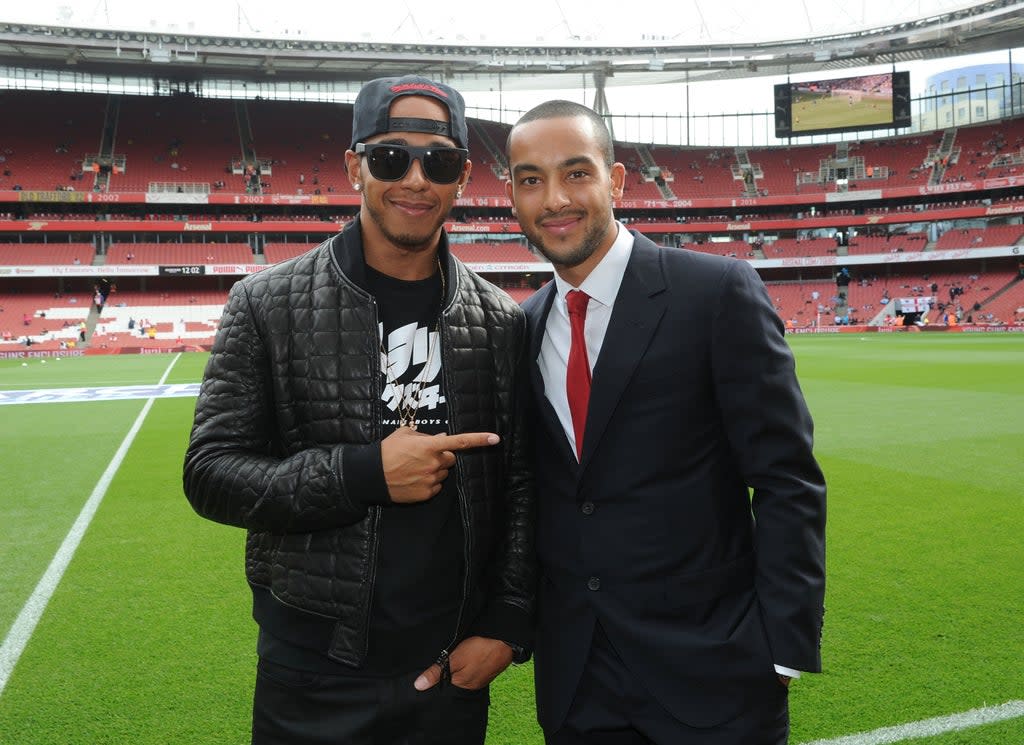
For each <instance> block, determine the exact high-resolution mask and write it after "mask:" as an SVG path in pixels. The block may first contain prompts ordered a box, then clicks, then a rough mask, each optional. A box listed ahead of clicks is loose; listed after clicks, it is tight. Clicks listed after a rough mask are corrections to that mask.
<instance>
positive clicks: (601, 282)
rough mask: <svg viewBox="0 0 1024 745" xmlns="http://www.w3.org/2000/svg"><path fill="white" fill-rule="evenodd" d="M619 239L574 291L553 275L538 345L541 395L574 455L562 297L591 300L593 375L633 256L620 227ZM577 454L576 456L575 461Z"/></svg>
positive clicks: (588, 329)
mask: <svg viewBox="0 0 1024 745" xmlns="http://www.w3.org/2000/svg"><path fill="white" fill-rule="evenodd" d="M615 225H616V226H617V227H618V231H619V232H618V235H617V236H616V238H615V242H614V243H613V244H612V247H611V248H610V249H609V250H608V253H607V254H605V256H604V258H603V259H601V262H600V263H599V264H598V265H597V266H596V267H594V269H593V271H591V272H590V274H589V275H587V278H586V279H585V280H583V284H581V285H580V286H579V287H573V286H572V285H570V284H569V283H568V282H566V281H565V280H564V279H562V278H561V277H559V276H558V274H557V273H556V274H555V290H556V292H557V296H556V297H555V299H554V300H553V301H552V303H551V312H550V313H548V321H547V326H546V327H545V329H544V338H543V339H542V340H541V343H540V356H539V357H538V358H537V364H538V365H540V374H541V376H542V377H543V378H544V395H545V396H547V399H548V401H550V402H551V406H552V407H553V408H554V410H555V413H556V414H557V415H558V421H559V422H561V424H562V429H564V430H565V436H566V437H568V438H569V444H570V446H571V447H572V449H573V452H576V435H575V434H574V432H573V428H572V415H571V414H570V413H569V396H568V394H567V393H566V392H565V371H566V368H567V366H568V363H569V346H570V343H571V340H572V330H571V329H570V327H569V310H568V306H567V305H566V300H565V296H566V295H567V294H569V292H570V291H571V290H582V291H583V292H585V293H587V295H589V296H590V302H589V303H588V304H587V321H586V325H585V326H584V331H583V335H584V337H586V340H587V362H589V363H590V370H591V372H593V370H594V365H595V364H596V363H597V357H598V355H599V354H601V345H602V344H603V343H604V334H605V332H606V331H607V330H608V321H609V319H610V318H611V316H612V305H614V304H615V296H616V295H618V294H619V285H621V284H622V275H623V274H624V273H625V271H626V264H627V263H629V257H630V254H632V253H633V236H632V235H631V234H630V232H629V231H628V230H626V229H625V228H624V227H623V226H622V225H621V224H620V223H615ZM579 457H580V454H579V453H576V458H577V460H578V459H579Z"/></svg>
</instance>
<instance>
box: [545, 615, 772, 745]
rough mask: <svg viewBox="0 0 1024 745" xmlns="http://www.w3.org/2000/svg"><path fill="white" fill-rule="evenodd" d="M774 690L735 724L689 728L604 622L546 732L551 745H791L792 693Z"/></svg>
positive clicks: (596, 631) (547, 740) (548, 743)
mask: <svg viewBox="0 0 1024 745" xmlns="http://www.w3.org/2000/svg"><path fill="white" fill-rule="evenodd" d="M774 694H775V695H774V696H769V697H768V699H766V700H765V701H762V702H759V705H758V706H757V707H756V708H755V709H752V710H749V711H745V712H743V714H741V715H740V716H739V717H737V718H736V719H734V720H732V721H730V722H725V723H724V724H721V725H719V726H716V727H713V728H707V729H705V728H696V727H689V726H687V725H686V724H684V723H682V722H680V721H679V720H678V719H676V718H675V717H673V716H672V715H671V714H669V713H668V712H667V711H666V710H665V709H664V708H663V707H662V706H661V705H660V704H659V703H658V702H657V701H656V700H655V699H654V697H653V696H651V695H650V694H649V693H648V692H647V690H646V689H645V688H644V686H643V684H642V683H641V682H640V681H639V680H637V678H636V677H635V676H634V675H633V674H632V673H630V671H629V670H628V669H627V668H626V666H625V664H623V662H622V659H621V658H620V657H619V655H618V654H617V653H616V652H615V649H614V648H613V647H612V644H611V642H610V641H609V640H608V637H607V636H605V633H604V631H603V630H602V629H601V626H600V624H598V626H597V628H596V630H595V632H594V641H593V642H592V643H591V647H590V657H589V658H588V659H587V664H586V667H585V668H584V669H583V676H582V678H581V679H580V683H579V686H578V687H577V689H576V696H575V698H574V699H573V702H572V705H571V706H570V707H569V713H568V714H567V715H566V717H565V721H564V722H563V723H562V726H561V727H560V728H559V729H558V730H557V731H555V732H545V733H544V736H545V741H546V742H547V745H786V742H787V741H788V739H789V705H788V694H787V691H786V688H785V686H783V685H782V683H779V685H778V690H777V691H774ZM680 695H685V692H684V693H681V694H680Z"/></svg>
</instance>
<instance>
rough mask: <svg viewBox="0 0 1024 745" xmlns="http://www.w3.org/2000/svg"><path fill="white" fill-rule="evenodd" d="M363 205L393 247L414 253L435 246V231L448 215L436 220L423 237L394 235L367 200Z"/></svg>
mask: <svg viewBox="0 0 1024 745" xmlns="http://www.w3.org/2000/svg"><path fill="white" fill-rule="evenodd" d="M363 204H364V205H365V206H366V211H367V212H368V213H369V215H370V219H371V220H373V222H374V224H375V225H376V226H377V228H378V229H379V230H380V232H381V234H382V235H383V236H384V237H385V238H386V239H387V240H388V241H389V242H390V243H391V244H392V245H393V246H396V247H397V248H401V249H404V250H406V251H412V252H415V253H419V252H421V251H427V250H430V249H433V248H434V247H435V246H436V242H435V238H436V237H437V231H438V230H440V228H441V226H443V225H444V221H445V219H446V218H447V214H448V213H447V212H446V211H445V212H443V213H442V216H441V217H440V218H438V220H437V222H436V223H435V224H434V225H433V227H431V228H430V230H429V231H427V232H426V233H425V234H424V235H416V234H413V233H395V232H393V231H392V230H391V229H390V228H389V227H388V225H387V221H386V220H385V219H384V217H383V215H381V213H380V211H379V210H377V209H376V208H375V207H374V206H373V205H371V204H370V203H369V201H368V200H367V201H364V202H363Z"/></svg>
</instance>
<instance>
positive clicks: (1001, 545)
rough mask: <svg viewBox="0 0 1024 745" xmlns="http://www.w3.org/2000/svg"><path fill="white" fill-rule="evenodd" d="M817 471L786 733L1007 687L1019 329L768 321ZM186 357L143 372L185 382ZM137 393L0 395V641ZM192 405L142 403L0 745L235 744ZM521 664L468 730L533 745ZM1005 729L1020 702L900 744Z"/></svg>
mask: <svg viewBox="0 0 1024 745" xmlns="http://www.w3.org/2000/svg"><path fill="white" fill-rule="evenodd" d="M790 343H791V345H792V347H793V349H794V351H795V353H796V357H797V365H798V372H799V375H800V379H801V383H802V386H803V388H804V391H805V393H806V395H807V399H808V402H809V404H810V407H811V410H812V413H813V414H814V418H815V423H816V438H815V439H816V452H817V455H818V457H819V460H820V461H821V464H822V467H823V469H824V470H825V473H826V477H827V479H828V484H829V517H828V594H827V600H826V607H827V613H826V619H825V630H824V637H823V648H822V652H823V658H824V666H825V671H824V673H823V674H821V675H807V676H804V678H803V679H801V680H800V681H798V682H796V683H795V684H794V685H793V688H792V692H791V694H790V696H791V698H790V702H791V714H792V719H793V734H792V738H791V742H792V743H794V745H798V744H799V743H807V742H811V741H813V740H818V739H827V738H836V737H840V736H843V735H848V734H851V733H856V732H863V731H868V730H873V729H876V728H879V727H884V726H891V725H898V724H902V723H905V722H913V721H917V720H921V719H927V718H931V717H937V716H943V715H947V714H953V713H957V712H962V711H966V710H968V709H973V708H977V707H983V706H992V705H996V704H1000V703H1003V702H1007V701H1014V700H1021V699H1024V662H1022V660H1024V636H1022V631H1024V627H1022V623H1021V619H1022V617H1024V615H1022V613H1024V554H1022V546H1024V489H1022V488H1021V477H1022V475H1024V472H1022V466H1021V464H1022V463H1024V385H1022V383H1024V335H1003V334H991V335H982V334H978V335H967V334H957V335H953V334H949V335H943V334H905V335H885V334H869V335H865V336H857V335H837V336H814V337H812V336H807V337H792V338H791V339H790ZM175 359H176V358H174V357H171V356H168V355H147V356H139V357H96V358H91V357H90V358H69V359H64V360H61V361H60V362H57V361H54V360H50V361H49V362H48V364H46V365H42V364H41V363H40V362H39V361H38V360H33V361H30V362H29V364H28V366H26V367H22V366H21V364H20V361H17V362H12V361H6V360H4V361H0V391H9V390H17V389H24V388H56V387H74V386H93V385H131V384H140V385H142V384H153V383H156V382H157V381H158V380H160V378H161V377H162V376H163V375H164V374H165V372H166V371H167V369H168V366H169V365H170V364H171V362H172V360H175ZM204 362H205V356H204V355H199V354H189V355H184V356H181V357H180V358H177V359H176V361H175V362H174V365H173V367H171V369H170V373H169V376H168V378H167V382H169V383H188V382H196V381H198V380H199V379H200V377H201V374H202V367H203V363H204ZM145 403H146V402H145V401H141V400H128V401H111V402H84V403H59V404H56V403H41V404H25V405H11V406H0V416H2V422H3V426H2V427H0V446H2V450H0V452H2V457H0V463H2V478H3V488H2V491H0V569H2V572H3V577H4V581H3V582H0V637H6V636H7V633H8V629H9V628H11V625H12V624H13V623H14V620H15V618H16V617H17V615H18V613H19V612H20V611H21V609H22V607H23V606H24V605H25V602H26V600H27V599H28V598H29V596H30V595H31V593H32V591H33V588H35V586H36V584H37V583H38V582H39V580H40V578H41V577H42V576H43V573H44V571H45V570H46V567H47V565H48V564H49V562H50V560H51V559H52V558H53V556H54V554H55V553H56V551H57V549H58V547H59V546H60V544H61V542H62V540H63V539H64V536H65V535H66V534H67V533H68V531H69V529H70V527H71V525H72V523H73V522H74V520H75V518H76V516H77V515H78V513H79V511H80V510H81V509H82V506H83V505H84V504H85V503H86V500H87V499H88V498H89V495H90V494H91V493H92V491H93V489H94V488H95V487H96V484H97V482H98V481H99V480H100V478H101V476H102V475H103V473H104V471H105V469H106V468H107V466H108V464H109V463H110V461H111V459H112V458H113V456H114V453H115V452H116V451H117V449H118V447H119V445H120V444H121V442H122V441H123V440H124V438H125V436H126V434H127V433H128V431H129V429H130V428H131V426H132V424H133V423H134V422H135V420H136V419H137V418H138V416H139V414H140V412H142V410H143V407H144V405H145ZM193 406H194V400H193V399H191V398H168V399H157V400H156V401H155V402H154V403H153V405H152V408H151V409H150V411H149V413H148V415H147V416H146V418H145V421H144V424H143V426H142V428H141V429H140V431H139V433H138V436H137V437H136V439H135V441H134V443H133V445H132V447H131V448H130V450H129V451H128V453H127V456H126V458H125V460H124V462H123V463H122V465H121V467H120V468H119V469H118V470H117V472H116V474H114V476H113V479H112V481H111V483H110V486H109V489H108V491H107V493H106V496H105V498H104V500H103V502H102V504H101V505H100V507H99V510H98V511H97V513H96V515H95V517H94V519H93V521H92V523H91V525H90V527H89V529H88V531H87V532H86V533H85V536H84V538H83V540H82V542H81V545H80V546H79V548H78V551H77V552H76V553H75V555H74V558H73V560H72V561H71V563H70V565H69V566H68V569H67V572H66V573H65V575H64V577H63V579H62V581H61V582H60V584H59V585H58V587H57V590H56V592H55V593H54V595H53V597H52V599H51V601H50V603H49V605H48V606H47V608H46V611H45V613H44V614H43V616H42V618H41V620H40V622H39V624H38V626H37V627H36V628H35V631H34V633H33V634H32V636H31V638H30V640H29V642H28V644H27V646H26V647H25V650H24V653H23V654H22V655H21V657H20V660H19V661H18V663H17V666H16V667H15V669H14V671H13V674H12V675H11V677H10V680H9V682H8V685H7V687H6V689H5V690H4V691H3V693H2V694H0V743H4V745H54V744H55V743H60V744H61V745H107V744H109V745H169V744H174V745H178V744H185V743H187V744H189V745H207V744H209V745H236V744H237V745H241V744H242V743H246V742H248V725H249V709H250V696H251V693H252V684H253V679H254V673H255V670H254V666H255V661H256V660H255V651H254V647H255V627H254V624H253V622H252V620H251V618H250V616H249V597H248V590H247V588H246V586H245V582H244V579H243V573H242V550H243V534H242V531H240V530H237V529H233V528H228V527H224V526H220V525H216V524H213V523H210V522H208V521H205V520H202V519H200V518H199V517H197V516H196V515H195V514H194V513H193V512H192V510H191V508H190V507H189V505H188V503H187V502H186V500H185V498H184V496H183V495H182V492H181V463H182V455H183V451H184V448H185V444H186V441H187V438H188V430H189V426H190V423H191V417H192V409H193ZM532 697H533V689H532V680H531V668H530V665H528V664H527V665H524V666H521V667H517V668H513V669H511V670H509V671H508V672H507V673H505V674H504V675H503V676H502V677H501V678H499V679H498V681H497V682H496V683H495V685H494V686H493V689H492V694H491V698H492V707H491V726H490V730H489V735H488V745H506V744H507V745H539V744H540V743H541V742H542V740H541V737H540V733H539V730H538V728H537V725H536V723H535V720H534V710H533V698H532ZM914 742H915V743H918V742H920V743H925V744H926V745H954V744H962V745H967V744H969V745H1018V744H1019V743H1024V719H1021V718H1018V719H1011V720H1007V721H1003V722H999V723H996V724H991V725H988V726H984V727H978V728H974V729H969V730H964V731H962V732H951V733H946V734H943V735H939V736H933V737H925V738H923V739H919V740H914Z"/></svg>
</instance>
